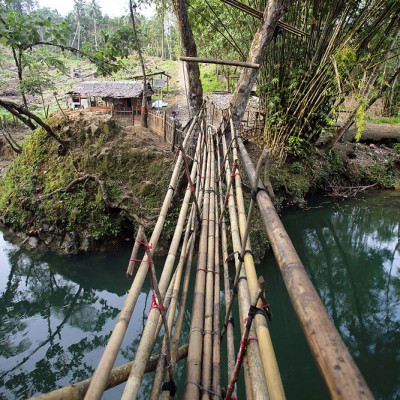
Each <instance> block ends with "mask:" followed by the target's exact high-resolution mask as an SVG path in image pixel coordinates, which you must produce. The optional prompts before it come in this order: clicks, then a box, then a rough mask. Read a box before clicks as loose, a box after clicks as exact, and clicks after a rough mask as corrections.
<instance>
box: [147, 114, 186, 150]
mask: <svg viewBox="0 0 400 400" xmlns="http://www.w3.org/2000/svg"><path fill="white" fill-rule="evenodd" d="M147 124H148V126H149V128H150V129H151V130H152V131H153V132H154V133H156V134H157V135H159V136H161V137H162V138H163V139H164V142H167V143H169V144H170V145H171V149H174V148H175V146H176V145H179V144H182V142H183V131H182V130H181V129H178V128H177V127H176V124H175V121H172V120H170V119H169V118H167V114H166V112H165V111H164V112H163V113H159V112H156V111H149V113H148V116H147Z"/></svg>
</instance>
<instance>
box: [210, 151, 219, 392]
mask: <svg viewBox="0 0 400 400" xmlns="http://www.w3.org/2000/svg"><path fill="white" fill-rule="evenodd" d="M217 151H218V148H217ZM214 215H215V221H216V223H215V245H216V246H215V252H214V256H215V258H214V307H213V316H214V319H213V364H212V385H211V390H212V392H213V393H214V394H213V395H212V398H213V399H214V400H217V399H220V398H221V337H220V335H219V313H220V305H219V303H220V274H219V273H220V268H219V263H220V253H219V242H220V229H219V225H218V195H216V196H215V213H214Z"/></svg>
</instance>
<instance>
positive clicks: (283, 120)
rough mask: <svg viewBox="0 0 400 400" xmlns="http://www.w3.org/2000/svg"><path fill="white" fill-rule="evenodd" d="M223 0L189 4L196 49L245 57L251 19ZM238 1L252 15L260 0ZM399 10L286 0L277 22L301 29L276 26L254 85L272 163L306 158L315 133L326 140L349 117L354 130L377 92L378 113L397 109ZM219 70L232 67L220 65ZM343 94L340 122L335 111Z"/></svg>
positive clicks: (370, 2) (374, 2)
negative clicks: (348, 104)
mask: <svg viewBox="0 0 400 400" xmlns="http://www.w3.org/2000/svg"><path fill="white" fill-rule="evenodd" d="M223 3H225V1H224V2H223ZM223 3H221V2H217V1H211V0H208V1H207V2H206V4H204V3H201V4H200V3H199V2H191V7H190V8H189V14H191V18H192V21H193V26H194V29H195V34H196V40H198V42H199V43H200V46H199V47H200V48H201V53H202V54H209V55H213V56H218V57H220V58H221V57H222V58H223V57H225V58H236V59H240V60H242V61H244V60H245V54H247V49H248V47H249V43H250V41H251V38H252V36H253V34H254V27H255V26H256V25H257V24H256V23H255V22H256V21H254V20H255V19H256V17H255V16H251V15H249V14H248V13H245V12H242V11H239V10H237V9H234V8H233V7H231V6H229V4H223ZM243 3H246V4H248V5H249V6H250V7H252V8H253V9H254V10H255V11H256V13H255V15H257V10H263V9H264V7H265V2H263V1H248V2H243ZM258 12H259V13H260V11H258ZM399 13H400V5H399V2H398V1H394V0H389V1H383V0H366V1H361V2H360V1H350V2H349V1H343V0H339V1H337V2H327V1H322V2H321V1H315V0H313V1H312V0H309V1H305V0H292V1H286V2H285V13H284V16H283V17H282V18H281V21H283V22H285V23H287V24H289V25H291V26H293V27H295V28H297V29H298V30H299V31H301V32H304V35H301V36H296V35H294V34H293V33H291V32H290V31H286V30H285V29H282V27H279V26H278V27H277V29H276V31H275V38H274V40H273V41H272V43H271V44H270V45H269V47H268V51H267V55H266V57H265V59H264V61H263V65H262V70H261V73H260V74H259V77H258V80H257V86H256V91H257V95H258V96H259V97H260V102H261V112H263V113H265V116H266V125H265V131H264V135H263V136H262V137H260V138H259V140H260V144H261V145H262V146H264V145H266V146H267V147H269V148H270V149H271V152H272V154H273V155H274V157H275V158H276V159H277V160H278V161H279V162H283V161H284V160H285V158H286V157H287V155H288V154H294V155H295V156H300V157H304V156H307V154H308V153H309V152H310V151H311V149H312V146H313V145H315V143H316V142H317V141H318V139H319V138H320V137H321V136H323V137H325V142H326V143H327V146H332V145H333V144H334V143H335V142H336V141H338V140H339V139H340V137H341V135H342V134H343V133H344V131H345V130H346V129H347V128H348V127H349V124H352V123H353V122H354V121H355V123H356V124H357V128H358V136H359V135H360V134H361V132H362V128H363V124H364V121H365V111H366V110H367V109H368V107H370V106H371V105H372V104H373V103H374V102H375V101H376V100H377V99H378V98H379V97H382V96H383V105H384V110H383V113H384V114H386V115H390V114H394V115H397V113H398V110H397V107H396V104H398V100H399V94H398V93H399V85H398V79H397V77H398V74H399V66H400V64H399V63H400V57H399V29H400V28H399V21H400V19H399ZM260 14H261V13H260ZM261 15H262V14H261ZM238 20H240V21H241V27H238V25H237V22H236V21H238ZM210 27H212V29H210ZM210 35H213V40H211V37H210ZM222 74H223V75H225V77H227V76H229V75H231V76H235V75H237V71H236V69H232V68H224V69H223V70H222ZM228 79H229V78H228ZM350 100H351V102H352V103H351V107H350V108H351V110H352V112H351V113H350V116H349V118H348V120H347V119H346V118H343V115H341V114H340V113H341V111H342V110H343V105H344V103H345V102H348V101H350ZM339 116H341V118H339ZM343 119H344V120H343ZM339 125H341V126H343V127H344V129H336V128H337V127H338V126H339Z"/></svg>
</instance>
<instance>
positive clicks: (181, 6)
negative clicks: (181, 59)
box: [172, 0, 203, 115]
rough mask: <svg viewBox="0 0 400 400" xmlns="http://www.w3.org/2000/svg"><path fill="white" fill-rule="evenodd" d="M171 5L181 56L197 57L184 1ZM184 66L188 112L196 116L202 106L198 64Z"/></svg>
mask: <svg viewBox="0 0 400 400" xmlns="http://www.w3.org/2000/svg"><path fill="white" fill-rule="evenodd" d="M172 5H173V7H174V12H175V15H176V18H177V19H178V26H179V32H180V35H181V43H182V51H183V55H184V56H190V57H197V47H196V42H195V40H194V36H193V32H192V28H191V26H190V23H189V17H188V13H187V8H186V3H185V0H172ZM185 65H186V72H187V76H188V86H189V88H188V89H189V112H190V114H191V115H196V114H197V113H198V112H199V111H200V108H201V105H202V104H203V88H202V86H201V81H200V69H199V64H198V63H196V62H186V63H185Z"/></svg>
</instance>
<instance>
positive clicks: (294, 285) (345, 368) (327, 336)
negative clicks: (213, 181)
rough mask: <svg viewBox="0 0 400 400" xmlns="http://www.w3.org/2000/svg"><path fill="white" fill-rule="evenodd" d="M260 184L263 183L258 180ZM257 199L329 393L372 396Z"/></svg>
mask: <svg viewBox="0 0 400 400" xmlns="http://www.w3.org/2000/svg"><path fill="white" fill-rule="evenodd" d="M237 143H238V146H239V150H240V154H241V156H242V160H243V162H244V166H245V169H246V171H247V175H248V177H249V179H250V180H251V181H253V180H254V176H255V169H254V166H253V163H252V162H251V159H250V157H249V155H248V153H247V150H246V148H245V147H244V145H243V142H242V140H241V139H240V138H239V137H237ZM259 185H260V187H263V186H262V183H261V182H260V183H259ZM257 203H258V206H259V209H260V212H261V216H262V219H263V222H264V225H265V230H266V232H267V234H268V238H269V241H270V243H271V246H272V250H273V252H274V254H275V258H276V260H277V262H278V265H279V268H280V270H281V273H282V277H283V280H284V282H285V285H286V288H287V290H288V293H289V296H290V298H291V301H292V304H293V306H294V309H295V311H296V314H297V317H298V318H299V322H300V325H301V327H302V329H303V331H304V334H305V336H306V339H307V341H308V344H309V346H310V349H311V352H312V353H313V355H314V358H315V361H316V363H317V365H318V367H319V369H320V371H321V374H322V376H323V378H324V380H325V383H326V385H327V387H328V390H329V392H330V395H331V397H332V398H333V399H372V398H373V396H372V393H371V391H370V390H369V388H368V386H367V384H366V382H365V381H364V378H363V377H362V375H361V373H360V371H359V370H358V368H357V366H356V364H355V363H354V361H353V359H352V357H351V355H350V354H349V352H348V350H347V348H346V346H345V344H344V343H343V341H342V339H341V337H340V335H339V333H338V332H337V330H336V328H335V327H334V325H333V323H332V321H331V319H330V318H329V315H328V313H327V312H326V309H325V307H324V305H323V304H322V301H321V299H320V298H319V296H318V294H317V292H316V290H315V288H314V286H313V285H312V283H311V281H310V279H309V277H308V275H307V272H306V270H305V269H304V266H303V265H302V263H301V261H300V258H299V256H298V255H297V253H296V250H295V249H294V247H293V244H292V242H291V240H290V238H289V236H288V234H287V232H286V230H285V228H284V227H283V224H282V222H281V220H280V218H279V216H278V214H277V212H276V210H275V208H274V206H273V204H272V202H271V199H270V198H269V196H268V194H267V192H266V191H265V190H260V191H259V192H258V193H257Z"/></svg>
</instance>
